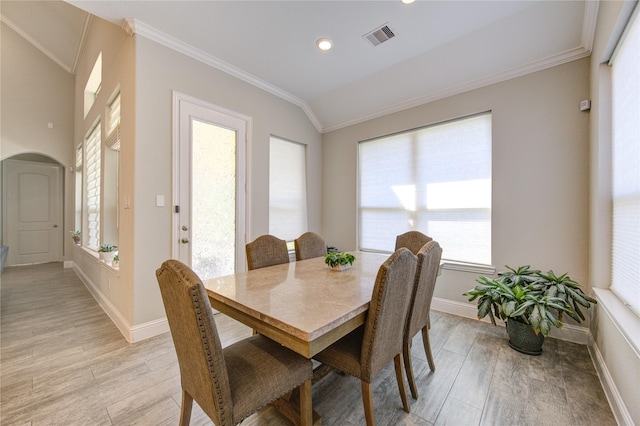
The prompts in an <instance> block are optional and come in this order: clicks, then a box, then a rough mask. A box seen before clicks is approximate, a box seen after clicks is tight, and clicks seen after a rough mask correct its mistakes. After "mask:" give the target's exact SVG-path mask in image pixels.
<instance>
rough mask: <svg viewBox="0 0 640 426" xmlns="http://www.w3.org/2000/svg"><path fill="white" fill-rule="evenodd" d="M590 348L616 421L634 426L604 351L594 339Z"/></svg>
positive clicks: (590, 353)
mask: <svg viewBox="0 0 640 426" xmlns="http://www.w3.org/2000/svg"><path fill="white" fill-rule="evenodd" d="M588 348H589V355H591V360H592V361H593V365H594V366H595V369H596V372H597V373H598V377H599V378H600V383H602V389H604V393H605V395H606V396H607V400H608V401H609V406H610V407H611V411H613V415H614V417H615V418H616V422H617V423H618V424H619V425H625V426H626V425H628V426H633V425H634V422H633V419H632V418H631V414H630V413H629V410H627V406H626V405H625V403H624V401H623V400H622V397H621V396H620V393H619V392H618V388H617V387H616V384H615V382H614V381H613V377H611V373H609V369H608V368H607V365H606V364H605V362H604V358H603V357H602V353H600V349H599V348H598V346H597V345H596V344H595V343H594V342H593V339H591V341H590V342H589V345H588Z"/></svg>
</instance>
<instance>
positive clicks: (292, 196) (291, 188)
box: [269, 137, 307, 241]
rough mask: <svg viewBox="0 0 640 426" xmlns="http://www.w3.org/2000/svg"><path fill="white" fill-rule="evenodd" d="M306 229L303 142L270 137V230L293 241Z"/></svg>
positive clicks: (305, 183)
mask: <svg viewBox="0 0 640 426" xmlns="http://www.w3.org/2000/svg"><path fill="white" fill-rule="evenodd" d="M306 231H307V178H306V146H305V145H302V144H299V143H295V142H290V141H286V140H284V139H280V138H276V137H271V143H270V152H269V233H270V234H272V235H275V236H276V237H278V238H281V239H284V240H287V241H292V240H294V239H296V238H298V237H299V236H300V235H301V234H302V233H304V232H306Z"/></svg>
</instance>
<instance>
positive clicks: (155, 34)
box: [122, 19, 322, 132]
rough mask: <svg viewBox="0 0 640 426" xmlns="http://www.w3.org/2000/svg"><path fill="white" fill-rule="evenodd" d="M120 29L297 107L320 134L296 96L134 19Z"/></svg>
mask: <svg viewBox="0 0 640 426" xmlns="http://www.w3.org/2000/svg"><path fill="white" fill-rule="evenodd" d="M122 27H123V29H124V30H125V31H127V33H129V34H131V35H132V34H138V35H140V36H142V37H145V38H148V39H149V40H152V41H155V42H156V43H159V44H161V45H162V46H165V47H168V48H169V49H173V50H175V51H177V52H180V53H182V54H184V55H186V56H189V57H190V58H192V59H195V60H197V61H200V62H202V63H204V64H207V65H209V66H212V67H214V68H217V69H219V70H220V71H223V72H225V73H227V74H229V75H232V76H234V77H236V78H238V79H240V80H242V81H244V82H247V83H249V84H251V85H253V86H255V87H258V88H259V89H262V90H264V91H266V92H269V93H271V94H272V95H275V96H278V97H279V98H282V99H284V100H285V101H288V102H291V103H292V104H294V105H297V106H299V107H300V108H302V110H303V111H304V112H305V114H306V115H307V117H308V118H309V120H310V121H311V123H312V124H313V125H314V127H315V128H316V130H318V132H322V125H321V123H320V121H319V120H318V118H317V117H316V115H315V114H314V113H313V110H312V109H311V107H310V106H309V104H308V103H307V102H305V101H304V100H302V99H300V98H298V97H297V96H295V95H293V94H291V93H289V92H287V91H285V90H282V89H280V88H279V87H276V86H274V85H272V84H270V83H267V82H266V81H264V80H262V79H260V78H258V77H256V76H255V75H253V74H250V73H248V72H246V71H243V70H241V69H240V68H238V67H236V66H233V65H231V64H229V63H228V62H225V61H223V60H221V59H218V58H216V57H215V56H213V55H210V54H208V53H206V52H203V51H202V50H200V49H197V48H195V47H193V46H190V45H189V44H187V43H185V42H183V41H180V40H178V39H176V38H174V37H171V36H170V35H168V34H165V33H163V32H162V31H159V30H157V29H155V28H153V27H151V26H149V25H147V24H145V23H143V22H140V21H138V20H136V19H125V20H124V22H123V24H122Z"/></svg>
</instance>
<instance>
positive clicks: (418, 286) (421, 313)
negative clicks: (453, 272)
mask: <svg viewBox="0 0 640 426" xmlns="http://www.w3.org/2000/svg"><path fill="white" fill-rule="evenodd" d="M441 257H442V249H441V248H440V245H439V244H438V242H437V241H433V240H432V241H429V242H427V243H426V244H425V245H424V246H423V247H422V248H421V249H420V251H419V252H418V268H417V269H416V281H415V285H414V289H413V295H412V297H411V300H412V303H411V307H410V309H409V316H408V317H407V327H406V328H405V334H404V339H403V340H404V342H403V351H402V352H403V358H404V367H405V371H406V373H407V380H408V381H409V388H410V389H411V395H412V396H413V398H414V399H418V389H417V387H416V381H415V379H414V377H413V366H412V365H411V343H412V342H413V337H414V336H415V335H416V334H418V332H419V331H420V330H422V343H423V345H424V352H425V354H426V355H427V361H428V362H429V368H431V371H436V366H435V363H434V362H433V355H432V353H431V343H430V342H429V310H430V309H431V299H433V290H434V288H435V286H436V278H437V277H438V269H439V268H440V258H441Z"/></svg>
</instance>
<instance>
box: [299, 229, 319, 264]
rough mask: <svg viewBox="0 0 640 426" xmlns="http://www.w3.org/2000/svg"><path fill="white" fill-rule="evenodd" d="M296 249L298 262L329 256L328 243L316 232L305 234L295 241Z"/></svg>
mask: <svg viewBox="0 0 640 426" xmlns="http://www.w3.org/2000/svg"><path fill="white" fill-rule="evenodd" d="M293 245H294V246H295V248H296V260H304V259H310V258H312V257H320V256H324V255H325V254H327V243H325V241H324V238H322V236H320V235H318V234H316V233H315V232H305V233H304V234H302V235H300V236H299V237H298V238H296V239H295V240H293Z"/></svg>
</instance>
